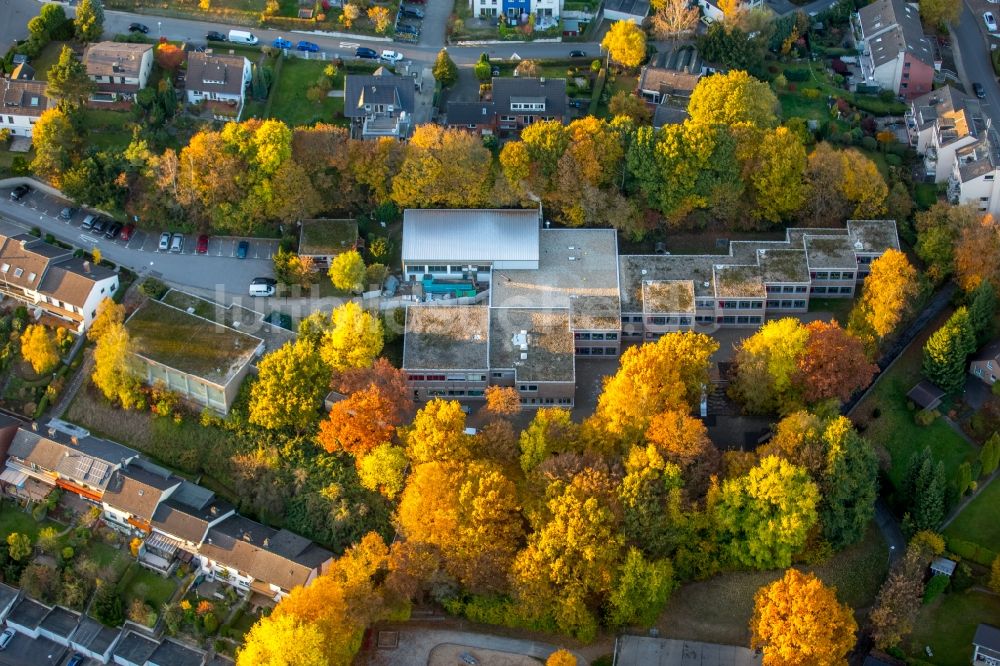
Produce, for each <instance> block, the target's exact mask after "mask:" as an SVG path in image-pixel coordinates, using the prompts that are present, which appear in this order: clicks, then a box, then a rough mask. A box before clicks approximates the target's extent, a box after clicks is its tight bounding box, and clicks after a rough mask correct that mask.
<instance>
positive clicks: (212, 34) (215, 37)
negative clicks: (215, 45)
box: [205, 30, 229, 42]
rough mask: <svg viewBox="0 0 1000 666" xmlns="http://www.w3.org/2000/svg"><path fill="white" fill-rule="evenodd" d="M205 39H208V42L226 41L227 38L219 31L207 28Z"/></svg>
mask: <svg viewBox="0 0 1000 666" xmlns="http://www.w3.org/2000/svg"><path fill="white" fill-rule="evenodd" d="M205 41H208V42H228V41H229V38H228V37H226V36H225V35H224V34H222V33H221V32H216V31H215V30H209V31H208V34H207V35H205Z"/></svg>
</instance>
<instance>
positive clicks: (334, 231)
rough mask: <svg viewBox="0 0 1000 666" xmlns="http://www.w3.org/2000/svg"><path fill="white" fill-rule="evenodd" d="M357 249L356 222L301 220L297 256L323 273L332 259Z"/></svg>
mask: <svg viewBox="0 0 1000 666" xmlns="http://www.w3.org/2000/svg"><path fill="white" fill-rule="evenodd" d="M357 247H358V223H357V221H356V220H327V219H323V220H302V222H301V223H300V225H299V250H298V254H299V256H300V257H303V258H305V257H308V258H309V259H310V260H311V261H312V262H313V264H314V265H315V266H316V267H317V268H320V269H322V270H323V271H324V272H325V271H326V269H327V268H329V267H330V262H332V261H333V258H334V257H336V256H337V255H338V254H343V253H344V252H348V251H350V250H354V249H357Z"/></svg>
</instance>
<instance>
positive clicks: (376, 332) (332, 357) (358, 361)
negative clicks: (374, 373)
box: [319, 301, 385, 372]
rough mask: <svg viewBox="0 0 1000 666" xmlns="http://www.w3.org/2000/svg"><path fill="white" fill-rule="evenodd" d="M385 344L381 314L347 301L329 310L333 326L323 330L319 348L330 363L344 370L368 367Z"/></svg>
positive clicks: (324, 359)
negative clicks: (373, 313) (379, 316)
mask: <svg viewBox="0 0 1000 666" xmlns="http://www.w3.org/2000/svg"><path fill="white" fill-rule="evenodd" d="M383 344H385V341H384V339H383V336H382V322H381V321H380V320H379V318H378V317H376V316H374V315H372V314H371V313H370V312H367V311H366V310H362V309H361V306H360V305H358V304H357V303H355V302H354V301H348V302H346V303H344V304H343V305H341V306H339V307H338V308H336V309H335V310H334V311H333V312H332V313H331V314H330V327H329V329H327V330H326V331H325V332H324V333H323V336H322V339H321V341H320V347H319V350H320V355H321V356H322V358H323V361H324V362H325V363H326V364H327V365H328V366H330V367H331V368H333V369H334V370H336V371H338V372H343V371H345V370H347V369H349V368H366V367H369V366H370V365H371V364H372V362H373V361H374V360H375V357H376V356H378V355H379V353H380V352H381V351H382V346H383Z"/></svg>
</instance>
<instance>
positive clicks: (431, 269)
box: [406, 265, 490, 273]
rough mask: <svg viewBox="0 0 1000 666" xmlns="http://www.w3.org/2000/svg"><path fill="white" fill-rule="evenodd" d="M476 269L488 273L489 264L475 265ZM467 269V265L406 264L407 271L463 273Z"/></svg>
mask: <svg viewBox="0 0 1000 666" xmlns="http://www.w3.org/2000/svg"><path fill="white" fill-rule="evenodd" d="M475 269H476V271H477V272H479V273H489V272H490V266H476V267H475ZM468 270H469V266H445V265H440V266H407V267H406V272H407V273H465V272H466V271H468Z"/></svg>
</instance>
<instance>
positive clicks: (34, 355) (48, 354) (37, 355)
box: [21, 324, 59, 375]
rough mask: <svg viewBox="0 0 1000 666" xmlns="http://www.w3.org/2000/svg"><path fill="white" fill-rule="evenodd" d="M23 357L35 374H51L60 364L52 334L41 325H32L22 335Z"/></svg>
mask: <svg viewBox="0 0 1000 666" xmlns="http://www.w3.org/2000/svg"><path fill="white" fill-rule="evenodd" d="M21 356H23V357H24V360H25V361H27V362H28V363H30V364H31V368H32V369H33V370H34V371H35V374H38V375H42V374H45V373H47V372H50V371H51V370H52V369H53V368H55V367H56V365H58V364H59V349H58V348H57V347H56V338H55V336H54V335H52V332H51V331H50V330H49V329H47V328H45V327H44V326H42V325H41V324H32V325H30V326H28V327H27V328H26V329H24V333H22V334H21Z"/></svg>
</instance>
